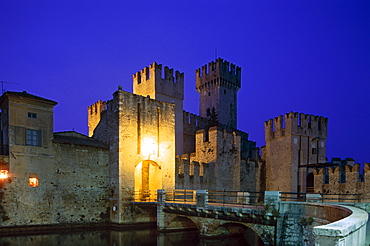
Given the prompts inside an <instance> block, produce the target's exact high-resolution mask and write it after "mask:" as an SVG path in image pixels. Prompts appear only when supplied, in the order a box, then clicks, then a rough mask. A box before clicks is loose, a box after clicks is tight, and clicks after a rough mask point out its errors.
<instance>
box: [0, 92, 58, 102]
mask: <svg viewBox="0 0 370 246" xmlns="http://www.w3.org/2000/svg"><path fill="white" fill-rule="evenodd" d="M4 96H19V97H27V98H31V99H35V100H38V101H44V102H47V103H50V104H54V105H56V104H58V103H57V102H55V101H53V100H49V99H46V98H43V97H39V96H35V95H32V94H29V93H27V92H26V91H23V92H19V91H6V92H4V94H3V95H2V96H1V98H0V101H1V100H2V99H3V97H4Z"/></svg>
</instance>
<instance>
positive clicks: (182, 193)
mask: <svg viewBox="0 0 370 246" xmlns="http://www.w3.org/2000/svg"><path fill="white" fill-rule="evenodd" d="M165 200H166V202H173V203H185V204H187V203H194V204H195V202H196V190H182V189H175V190H166V199H165Z"/></svg>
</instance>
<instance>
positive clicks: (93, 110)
mask: <svg viewBox="0 0 370 246" xmlns="http://www.w3.org/2000/svg"><path fill="white" fill-rule="evenodd" d="M106 109H107V102H103V101H101V100H99V101H97V102H96V103H94V104H92V105H90V106H88V107H87V124H88V128H89V135H88V136H89V137H92V135H94V130H95V128H96V126H97V125H98V124H99V122H100V118H101V116H100V115H101V112H102V111H104V110H106Z"/></svg>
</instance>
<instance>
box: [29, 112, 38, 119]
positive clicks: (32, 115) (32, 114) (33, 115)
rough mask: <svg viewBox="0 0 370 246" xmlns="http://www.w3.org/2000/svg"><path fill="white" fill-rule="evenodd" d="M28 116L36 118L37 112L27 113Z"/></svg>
mask: <svg viewBox="0 0 370 246" xmlns="http://www.w3.org/2000/svg"><path fill="white" fill-rule="evenodd" d="M28 118H31V119H37V114H35V113H28Z"/></svg>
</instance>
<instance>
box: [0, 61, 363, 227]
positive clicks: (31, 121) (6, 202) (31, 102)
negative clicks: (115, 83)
mask: <svg viewBox="0 0 370 246" xmlns="http://www.w3.org/2000/svg"><path fill="white" fill-rule="evenodd" d="M240 87H241V68H240V67H238V66H236V65H234V64H231V63H229V62H227V61H225V60H223V59H217V60H216V61H214V62H210V63H208V64H206V65H204V66H203V67H202V68H201V69H197V70H196V90H197V91H198V92H199V94H200V95H199V105H200V108H199V115H198V114H193V113H189V112H186V111H184V110H183V100H184V74H183V73H180V72H179V71H175V72H174V70H173V69H169V68H168V67H164V68H163V69H162V65H160V64H157V63H155V62H154V63H153V64H151V65H150V66H148V67H145V68H143V69H142V70H140V71H139V72H137V73H135V74H134V75H133V92H134V93H129V92H125V91H123V90H122V89H121V88H120V87H119V88H118V90H117V91H115V92H114V93H113V96H112V99H110V100H108V101H101V100H99V101H97V102H96V103H94V104H92V105H91V106H89V107H88V110H87V111H88V112H87V113H88V127H89V130H88V136H85V135H83V134H79V133H76V132H73V131H72V132H57V133H54V132H53V108H54V106H55V105H56V104H57V103H56V102H54V101H52V100H48V99H45V98H41V97H38V96H35V95H31V94H29V93H27V92H5V93H4V94H3V95H2V96H1V97H0V109H1V138H0V139H1V142H0V185H1V187H0V198H1V202H0V223H1V226H2V227H11V226H22V225H53V224H55V225H58V224H78V223H117V224H130V223H149V222H153V221H155V219H156V218H155V216H156V213H155V211H154V212H153V211H152V210H151V209H145V208H139V207H135V206H133V205H132V204H131V203H130V202H131V201H132V200H133V199H140V200H144V201H149V200H151V199H152V198H154V196H155V193H153V192H151V191H154V190H158V189H165V190H172V189H175V188H176V189H207V190H214V191H222V190H227V191H265V190H280V191H290V192H306V191H307V192H311V191H316V192H328V191H334V192H347V193H348V192H352V191H356V192H360V191H361V189H367V188H366V187H367V184H365V183H364V182H363V181H364V180H366V177H367V175H368V174H367V173H368V169H369V168H368V166H366V168H367V169H365V173H362V172H361V171H358V170H359V167H358V166H356V165H354V162H353V163H352V162H350V161H349V160H347V161H346V162H343V161H341V160H339V161H338V160H333V161H332V162H331V163H327V161H326V138H327V124H328V119H327V118H324V117H319V116H313V115H307V114H299V113H293V112H290V113H288V114H285V115H283V116H279V117H276V118H274V119H271V120H269V121H266V122H265V136H266V145H265V146H263V147H261V148H257V147H256V143H255V142H253V141H250V140H249V139H248V133H246V132H243V131H241V130H239V129H238V128H237V104H236V102H237V92H238V90H239V89H240ZM335 166H338V167H337V168H335ZM335 177H337V178H339V179H340V182H339V184H338V182H337V181H336V178H335ZM346 177H347V179H346ZM354 180H356V182H362V184H359V183H356V182H355V181H354ZM346 181H349V182H350V183H347V184H345V183H346ZM338 187H339V188H338ZM354 187H355V188H354Z"/></svg>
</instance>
